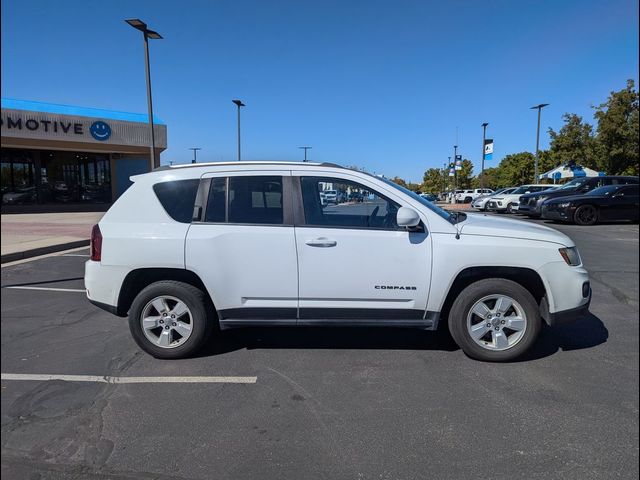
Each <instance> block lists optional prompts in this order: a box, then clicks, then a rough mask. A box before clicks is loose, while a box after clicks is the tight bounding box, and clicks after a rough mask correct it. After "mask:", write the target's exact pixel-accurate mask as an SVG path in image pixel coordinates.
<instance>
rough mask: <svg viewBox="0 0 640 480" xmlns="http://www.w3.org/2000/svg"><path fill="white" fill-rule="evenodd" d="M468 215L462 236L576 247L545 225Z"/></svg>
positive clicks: (461, 227) (476, 214) (562, 235)
mask: <svg viewBox="0 0 640 480" xmlns="http://www.w3.org/2000/svg"><path fill="white" fill-rule="evenodd" d="M466 215H467V219H466V220H465V221H464V222H462V223H460V224H459V226H460V234H461V235H485V236H489V237H504V238H521V239H526V240H537V241H542V242H553V243H558V244H560V245H564V246H567V247H572V246H574V242H573V240H571V239H570V238H569V237H567V236H566V235H565V234H564V233H561V232H559V231H558V230H554V229H553V228H549V227H545V226H543V225H538V224H535V223H531V222H525V221H522V220H514V219H511V218H501V217H496V216H494V215H483V214H480V213H467V214H466Z"/></svg>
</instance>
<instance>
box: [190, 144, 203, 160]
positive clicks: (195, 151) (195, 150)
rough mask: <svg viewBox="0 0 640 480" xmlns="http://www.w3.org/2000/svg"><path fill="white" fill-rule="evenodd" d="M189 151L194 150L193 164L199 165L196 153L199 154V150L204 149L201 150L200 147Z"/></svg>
mask: <svg viewBox="0 0 640 480" xmlns="http://www.w3.org/2000/svg"><path fill="white" fill-rule="evenodd" d="M189 150H193V160H191V163H198V159H197V156H196V153H197V152H198V150H202V148H200V147H189Z"/></svg>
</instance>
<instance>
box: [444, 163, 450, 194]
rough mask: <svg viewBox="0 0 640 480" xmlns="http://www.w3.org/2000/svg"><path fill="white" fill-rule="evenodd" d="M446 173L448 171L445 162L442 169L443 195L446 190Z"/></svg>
mask: <svg viewBox="0 0 640 480" xmlns="http://www.w3.org/2000/svg"><path fill="white" fill-rule="evenodd" d="M449 160H451V157H449ZM447 173H448V171H447V164H446V163H445V164H444V165H443V169H442V194H443V195H444V193H445V192H446V191H447Z"/></svg>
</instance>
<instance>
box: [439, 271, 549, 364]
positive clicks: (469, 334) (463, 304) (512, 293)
mask: <svg viewBox="0 0 640 480" xmlns="http://www.w3.org/2000/svg"><path fill="white" fill-rule="evenodd" d="M540 328H541V322H540V315H539V310H538V305H537V304H536V301H535V299H534V298H533V296H532V295H531V293H529V292H528V291H527V290H526V289H525V288H524V287H523V286H522V285H520V284H518V283H516V282H513V281H511V280H507V279H503V278H490V279H484V280H479V281H477V282H475V283H472V284H471V285H469V286H468V287H467V288H465V289H464V290H463V291H462V292H461V293H460V294H459V295H458V297H457V298H456V300H455V301H454V302H453V305H452V306H451V311H450V313H449V330H450V332H451V336H452V337H453V339H454V340H455V341H456V343H457V344H458V346H459V347H460V348H461V349H462V351H464V353H466V354H467V355H468V356H470V357H471V358H475V359H477V360H483V361H488V362H505V361H510V360H513V359H515V358H517V357H519V356H521V355H522V354H524V353H525V352H526V351H527V350H529V348H530V347H531V345H533V343H534V342H535V340H536V338H537V337H538V334H539V333H540Z"/></svg>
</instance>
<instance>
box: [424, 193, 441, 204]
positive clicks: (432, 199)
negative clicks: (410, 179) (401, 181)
mask: <svg viewBox="0 0 640 480" xmlns="http://www.w3.org/2000/svg"><path fill="white" fill-rule="evenodd" d="M420 196H421V197H422V198H424V199H425V200H428V201H430V202H437V201H438V196H437V195H434V194H432V193H421V194H420Z"/></svg>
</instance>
